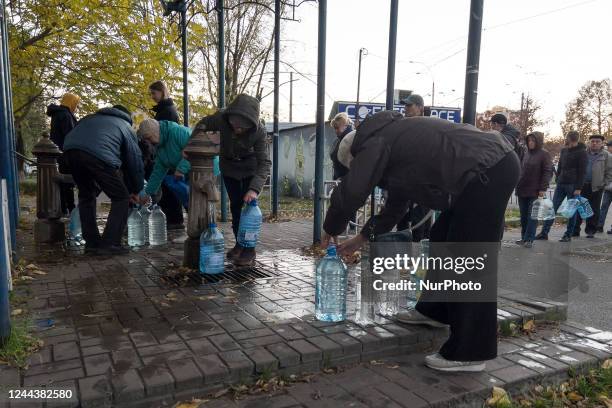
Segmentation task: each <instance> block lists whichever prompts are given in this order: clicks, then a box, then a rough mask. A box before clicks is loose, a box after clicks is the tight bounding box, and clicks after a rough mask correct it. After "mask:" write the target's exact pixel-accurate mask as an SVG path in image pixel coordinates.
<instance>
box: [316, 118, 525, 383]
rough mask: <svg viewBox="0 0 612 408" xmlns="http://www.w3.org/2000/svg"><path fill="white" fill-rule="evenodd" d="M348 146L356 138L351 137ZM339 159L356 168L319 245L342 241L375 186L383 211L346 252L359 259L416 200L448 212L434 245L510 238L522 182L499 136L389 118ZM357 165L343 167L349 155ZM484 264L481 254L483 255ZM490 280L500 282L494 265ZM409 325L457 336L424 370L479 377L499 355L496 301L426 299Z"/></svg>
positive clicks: (364, 132) (369, 126) (372, 121)
mask: <svg viewBox="0 0 612 408" xmlns="http://www.w3.org/2000/svg"><path fill="white" fill-rule="evenodd" d="M346 140H347V143H346V144H348V141H350V140H351V139H350V138H349V137H347V138H346ZM344 146H345V145H341V146H340V151H339V154H338V157H339V158H340V159H341V160H343V162H344V163H345V165H346V166H347V167H349V168H350V171H349V173H348V174H347V175H346V176H345V178H344V179H343V181H342V183H340V186H338V188H336V189H335V190H334V192H333V194H332V196H331V203H330V208H329V210H328V211H327V214H326V216H325V222H324V225H323V229H324V230H325V234H324V235H323V238H322V242H321V243H322V245H327V244H328V243H329V242H330V240H331V239H333V237H336V236H337V235H339V234H340V233H341V232H342V231H343V230H344V228H345V227H346V223H347V222H348V219H349V218H350V215H351V214H352V213H353V212H354V211H355V210H356V209H358V208H360V207H361V206H362V205H363V203H364V201H365V200H366V199H367V197H368V195H369V194H370V192H371V191H372V189H373V188H374V186H379V187H382V188H384V189H386V190H387V192H388V199H387V202H386V203H385V207H384V208H383V209H382V210H381V212H380V213H379V214H378V215H376V216H374V217H372V218H370V219H369V220H368V222H367V223H366V225H365V226H364V228H363V230H362V231H361V233H360V234H358V235H357V236H356V237H354V238H351V239H350V240H348V241H346V242H344V243H342V244H341V245H340V248H339V249H340V252H341V253H352V252H353V251H355V250H357V249H358V248H360V247H361V246H362V245H363V244H364V243H365V242H367V241H368V240H375V238H376V236H377V235H378V234H381V233H385V232H388V231H390V230H391V229H392V228H393V227H394V226H395V225H396V224H397V222H398V221H399V219H400V218H401V217H402V216H403V215H404V214H405V212H406V208H407V203H408V202H409V201H414V202H417V203H419V204H423V205H424V206H426V207H428V208H432V209H436V210H442V213H441V215H440V217H439V218H438V220H437V221H436V223H435V224H434V225H433V226H432V229H431V236H430V240H431V242H432V243H433V242H480V243H482V242H493V243H499V242H500V240H501V237H502V234H503V225H504V213H505V209H506V204H507V202H508V199H509V197H510V195H511V194H512V191H513V190H514V187H515V186H516V182H517V181H518V177H519V171H520V169H519V162H518V159H517V157H516V154H514V153H513V152H512V148H511V147H510V145H509V144H508V143H506V142H505V141H504V140H503V139H502V136H501V135H500V134H499V133H496V132H482V131H480V130H478V129H476V128H475V127H473V126H471V125H466V124H456V123H451V122H449V121H446V120H442V119H437V118H418V117H417V118H406V119H403V118H402V117H401V115H400V114H398V113H396V112H391V111H384V112H380V113H377V114H375V115H374V116H372V117H371V118H369V119H366V120H365V121H364V122H363V123H362V124H361V125H360V127H359V128H358V129H357V133H356V135H355V137H354V140H353V142H352V146H349V148H348V149H346V148H345V147H344ZM346 150H348V151H350V154H349V155H350V158H349V159H348V160H347V159H345V155H346V153H345V151H346ZM479 256H482V255H479ZM493 265H494V266H492V268H491V269H489V273H492V274H495V276H496V274H497V269H496V265H497V264H496V263H493ZM397 319H398V320H399V321H400V322H403V323H407V324H427V325H431V326H436V327H439V326H441V325H445V324H448V325H450V331H451V332H450V338H449V339H448V341H447V342H446V343H445V344H444V345H443V346H442V349H441V350H440V352H439V353H436V354H434V355H431V356H427V357H426V360H425V362H426V364H427V365H428V366H429V367H431V368H434V369H437V370H443V371H450V370H452V371H464V370H465V371H481V370H483V369H484V366H485V365H484V363H483V360H489V359H493V358H495V357H496V354H497V305H496V303H495V302H481V303H471V302H463V303H448V302H428V301H423V297H421V300H420V301H419V303H418V304H417V306H416V311H414V312H401V313H400V314H398V317H397Z"/></svg>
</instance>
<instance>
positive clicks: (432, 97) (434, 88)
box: [431, 81, 436, 106]
mask: <svg viewBox="0 0 612 408" xmlns="http://www.w3.org/2000/svg"><path fill="white" fill-rule="evenodd" d="M435 95H436V83H435V81H431V106H435V105H434V96H435Z"/></svg>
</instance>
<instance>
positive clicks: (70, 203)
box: [59, 183, 74, 215]
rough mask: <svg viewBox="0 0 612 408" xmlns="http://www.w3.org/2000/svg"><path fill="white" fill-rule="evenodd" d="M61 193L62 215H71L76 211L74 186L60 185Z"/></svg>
mask: <svg viewBox="0 0 612 408" xmlns="http://www.w3.org/2000/svg"><path fill="white" fill-rule="evenodd" d="M59 191H60V203H61V206H62V214H65V215H69V214H70V212H71V211H72V210H74V185H73V184H72V183H60V184H59Z"/></svg>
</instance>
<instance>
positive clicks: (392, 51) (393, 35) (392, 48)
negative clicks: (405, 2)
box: [386, 0, 399, 110]
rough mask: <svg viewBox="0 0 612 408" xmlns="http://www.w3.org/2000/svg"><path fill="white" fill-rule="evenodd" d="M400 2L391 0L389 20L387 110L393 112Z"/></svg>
mask: <svg viewBox="0 0 612 408" xmlns="http://www.w3.org/2000/svg"><path fill="white" fill-rule="evenodd" d="M398 8H399V4H398V0H391V16H390V18H389V56H388V59H387V103H386V109H387V110H393V105H394V103H393V87H394V85H395V55H396V49H397V13H398Z"/></svg>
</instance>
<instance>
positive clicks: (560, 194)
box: [542, 184, 578, 237]
mask: <svg viewBox="0 0 612 408" xmlns="http://www.w3.org/2000/svg"><path fill="white" fill-rule="evenodd" d="M575 190H576V188H575V187H574V185H573V184H557V187H556V188H555V193H554V194H553V208H554V209H555V212H556V211H557V210H558V209H559V207H561V203H563V200H564V199H566V198H567V199H570V198H573V197H574V191H575ZM577 216H578V211H576V214H574V216H573V217H572V218H570V219H569V220H567V229H566V230H565V234H564V235H567V236H570V237H571V236H572V233H573V232H574V227H575V226H576V217H577ZM554 222H555V220H548V221H544V226H543V227H542V234H543V235H548V233H549V232H550V228H551V227H552V225H553V223H554Z"/></svg>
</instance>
